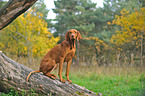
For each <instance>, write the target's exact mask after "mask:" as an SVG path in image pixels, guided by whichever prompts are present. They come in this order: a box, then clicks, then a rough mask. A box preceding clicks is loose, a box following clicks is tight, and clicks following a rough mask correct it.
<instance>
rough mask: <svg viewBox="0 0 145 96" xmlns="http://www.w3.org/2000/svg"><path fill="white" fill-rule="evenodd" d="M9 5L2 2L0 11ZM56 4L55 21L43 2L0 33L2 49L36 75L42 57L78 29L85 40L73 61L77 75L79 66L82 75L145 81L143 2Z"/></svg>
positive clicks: (81, 0) (66, 1)
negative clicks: (130, 78) (68, 32)
mask: <svg viewBox="0 0 145 96" xmlns="http://www.w3.org/2000/svg"><path fill="white" fill-rule="evenodd" d="M5 3H6V1H3V0H1V1H0V8H1V7H2V6H3V5H4V4H5ZM54 4H55V8H54V9H53V12H54V13H56V18H55V19H47V14H48V12H49V10H48V9H46V5H45V3H44V0H38V1H37V2H36V3H35V4H34V5H33V6H32V7H31V8H30V9H29V10H28V11H27V12H25V13H24V14H22V15H21V16H19V17H18V18H17V19H16V20H15V21H14V22H12V23H11V24H10V25H9V26H7V27H6V28H4V29H3V30H1V31H0V50H2V51H3V53H5V54H6V55H7V56H8V57H11V58H12V59H14V60H16V61H17V62H20V63H21V64H25V65H26V66H28V67H30V68H33V69H35V70H37V69H38V68H39V64H40V61H41V58H42V57H43V56H44V55H45V54H46V53H47V52H48V51H49V50H50V49H51V48H53V47H54V46H55V45H56V44H58V43H60V42H62V41H63V40H64V36H65V33H66V32H67V30H69V29H72V28H74V29H77V30H79V31H80V33H81V35H82V40H80V42H79V43H77V52H76V55H75V58H74V59H73V64H72V66H73V68H74V69H75V70H76V67H77V68H78V67H79V69H78V70H79V71H82V70H83V69H84V70H88V71H89V72H92V71H93V70H95V71H93V72H92V73H94V74H95V72H96V71H97V72H98V73H97V74H100V73H102V74H105V75H106V74H109V73H110V74H111V72H112V74H113V75H117V73H118V74H121V73H122V72H123V71H124V72H126V73H127V74H126V75H128V73H132V72H137V74H140V76H141V77H139V78H144V79H145V76H144V75H143V73H144V67H145V1H144V0H104V3H103V5H104V7H97V4H96V3H92V2H91V0H57V1H54ZM48 15H49V14H48ZM52 22H55V23H52ZM73 68H72V69H73ZM88 68H90V69H88ZM118 68H119V69H118ZM120 68H121V69H120ZM118 70H119V71H118ZM105 71H106V73H104V72H105ZM107 72H108V73H107ZM75 74H76V73H75ZM88 74H89V76H90V74H91V73H88ZM112 74H111V75H112ZM122 74H124V73H122ZM132 74H133V73H132ZM79 75H80V74H79ZM93 76H94V75H93ZM95 76H97V75H96V74H95ZM131 76H132V75H131ZM96 78H97V77H96ZM96 78H95V80H96ZM75 83H77V82H75ZM82 86H83V85H82ZM117 86H118V85H117ZM142 88H144V87H143V85H142ZM102 89H103V88H102ZM97 91H98V90H97ZM106 94H107V93H106ZM110 94H111V93H110Z"/></svg>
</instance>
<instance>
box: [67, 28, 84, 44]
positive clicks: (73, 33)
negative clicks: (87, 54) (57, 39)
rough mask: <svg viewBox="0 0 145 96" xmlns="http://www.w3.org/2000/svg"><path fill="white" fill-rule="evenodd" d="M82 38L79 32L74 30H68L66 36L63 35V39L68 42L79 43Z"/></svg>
mask: <svg viewBox="0 0 145 96" xmlns="http://www.w3.org/2000/svg"><path fill="white" fill-rule="evenodd" d="M81 38H82V36H81V34H80V32H79V31H77V30H76V29H70V30H69V31H67V33H66V35H65V39H66V40H67V41H69V40H76V39H77V41H79V40H80V39H81Z"/></svg>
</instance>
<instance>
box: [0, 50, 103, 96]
mask: <svg viewBox="0 0 145 96" xmlns="http://www.w3.org/2000/svg"><path fill="white" fill-rule="evenodd" d="M0 61H1V62H0V68H1V70H0V86H1V87H0V91H2V92H5V93H8V92H9V91H10V90H12V89H13V90H14V91H15V92H16V93H17V94H16V93H15V95H16V96H18V95H23V96H24V95H25V96H27V95H31V96H36V95H38V96H80V95H83V96H97V95H96V93H94V92H92V91H89V90H88V89H86V88H84V87H81V86H78V85H76V84H69V83H68V82H66V83H62V82H60V81H59V80H53V79H51V78H49V77H46V76H44V75H43V74H41V73H37V74H34V75H33V76H31V78H30V79H29V82H26V77H27V75H28V73H29V72H30V71H32V70H31V69H29V68H28V67H26V66H24V65H22V64H19V63H17V62H15V61H13V60H11V59H10V58H8V57H7V56H6V55H4V54H3V53H2V52H1V51H0ZM13 95H14V94H13ZM98 95H99V96H102V94H98Z"/></svg>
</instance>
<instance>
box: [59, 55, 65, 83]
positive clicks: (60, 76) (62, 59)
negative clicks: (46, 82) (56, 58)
mask: <svg viewBox="0 0 145 96" xmlns="http://www.w3.org/2000/svg"><path fill="white" fill-rule="evenodd" d="M63 62H64V58H63V57H60V62H59V72H58V73H59V78H60V81H61V82H63V83H64V82H65V80H64V79H63V78H62V67H63Z"/></svg>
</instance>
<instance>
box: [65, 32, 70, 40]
mask: <svg viewBox="0 0 145 96" xmlns="http://www.w3.org/2000/svg"><path fill="white" fill-rule="evenodd" d="M65 40H66V41H69V31H67V32H66V34H65Z"/></svg>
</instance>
